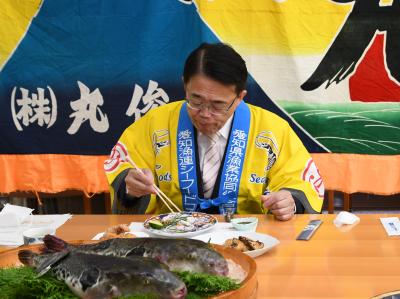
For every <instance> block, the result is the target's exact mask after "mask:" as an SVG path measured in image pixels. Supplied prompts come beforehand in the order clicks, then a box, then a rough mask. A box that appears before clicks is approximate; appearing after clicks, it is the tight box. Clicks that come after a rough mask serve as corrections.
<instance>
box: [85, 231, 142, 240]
mask: <svg viewBox="0 0 400 299" xmlns="http://www.w3.org/2000/svg"><path fill="white" fill-rule="evenodd" d="M129 233H131V234H134V235H135V236H136V237H138V238H147V237H149V234H146V233H145V232H133V231H129ZM103 235H104V232H101V233H98V234H97V235H95V236H94V237H93V238H92V240H94V241H97V240H100V238H101V237H102V236H103Z"/></svg>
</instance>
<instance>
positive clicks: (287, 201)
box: [261, 190, 296, 221]
mask: <svg viewBox="0 0 400 299" xmlns="http://www.w3.org/2000/svg"><path fill="white" fill-rule="evenodd" d="M261 201H262V202H263V206H264V208H266V209H268V210H270V211H271V213H272V214H274V216H275V218H276V219H278V220H282V221H286V220H289V219H291V218H292V217H293V215H294V212H295V207H296V204H295V202H294V199H293V197H292V194H291V193H290V192H289V191H287V190H280V191H278V192H272V193H270V194H268V195H261Z"/></svg>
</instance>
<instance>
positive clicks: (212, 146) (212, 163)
mask: <svg viewBox="0 0 400 299" xmlns="http://www.w3.org/2000/svg"><path fill="white" fill-rule="evenodd" d="M207 137H208V141H209V145H208V148H207V150H206V152H205V154H204V161H203V191H204V198H210V197H211V194H212V191H213V189H214V185H215V180H216V179H217V176H218V171H219V166H220V164H221V158H220V156H219V152H218V144H217V141H218V133H217V134H214V135H212V136H207Z"/></svg>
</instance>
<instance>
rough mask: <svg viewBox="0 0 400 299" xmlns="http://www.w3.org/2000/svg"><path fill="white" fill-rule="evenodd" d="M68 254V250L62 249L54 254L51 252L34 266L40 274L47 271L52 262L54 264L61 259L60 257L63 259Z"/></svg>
mask: <svg viewBox="0 0 400 299" xmlns="http://www.w3.org/2000/svg"><path fill="white" fill-rule="evenodd" d="M68 254H69V251H68V250H64V251H61V252H56V253H54V254H51V255H50V256H49V258H48V259H45V260H44V261H43V262H42V263H40V264H39V265H38V267H37V268H36V270H37V271H38V272H39V276H42V275H43V274H45V273H46V272H47V271H49V270H50V269H51V267H52V266H53V265H54V264H56V263H58V262H59V261H61V260H62V259H64V258H65V257H66V256H67V255H68Z"/></svg>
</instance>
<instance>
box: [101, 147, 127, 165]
mask: <svg viewBox="0 0 400 299" xmlns="http://www.w3.org/2000/svg"><path fill="white" fill-rule="evenodd" d="M127 156H128V150H127V149H126V147H125V145H124V144H123V143H122V142H121V141H118V143H117V144H116V145H115V146H114V147H113V149H112V150H111V154H110V157H109V158H108V159H107V160H106V161H105V162H104V170H105V171H106V172H112V171H114V170H115V169H117V168H118V166H119V165H120V164H121V163H123V162H125V161H126V160H127V159H126V157H127Z"/></svg>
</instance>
